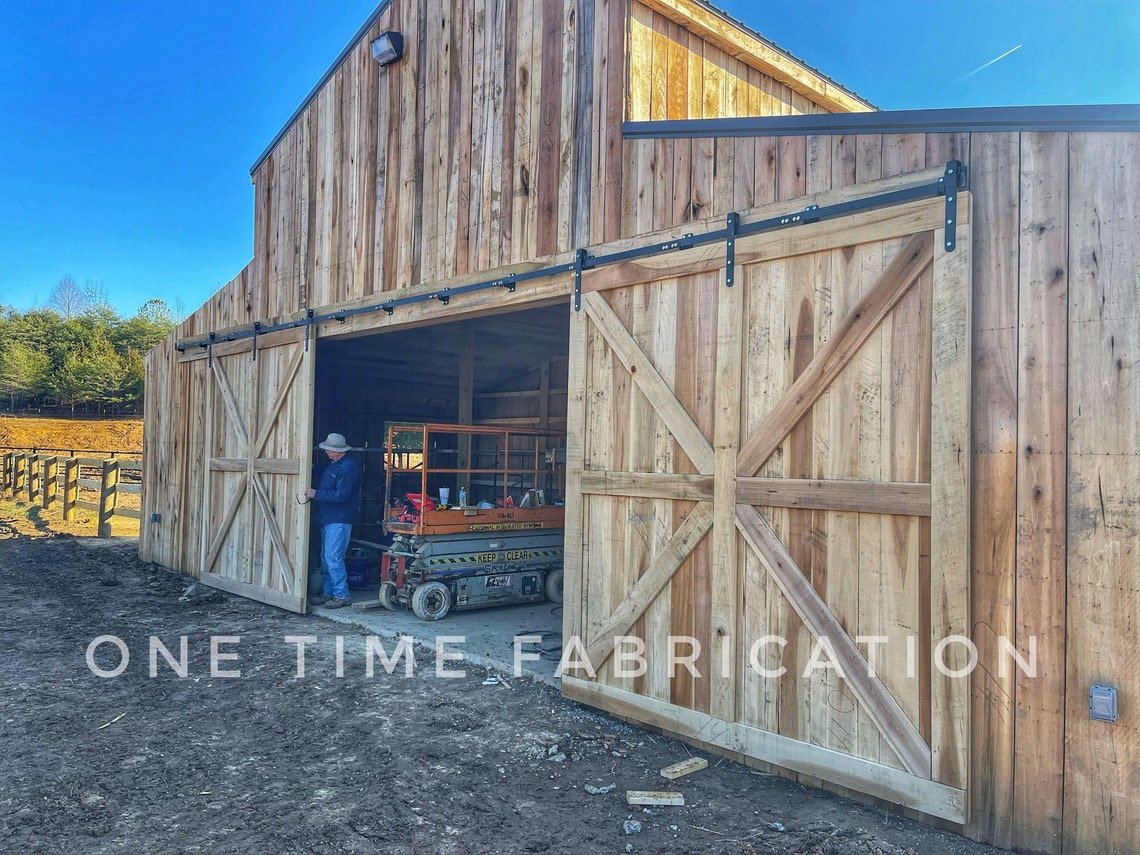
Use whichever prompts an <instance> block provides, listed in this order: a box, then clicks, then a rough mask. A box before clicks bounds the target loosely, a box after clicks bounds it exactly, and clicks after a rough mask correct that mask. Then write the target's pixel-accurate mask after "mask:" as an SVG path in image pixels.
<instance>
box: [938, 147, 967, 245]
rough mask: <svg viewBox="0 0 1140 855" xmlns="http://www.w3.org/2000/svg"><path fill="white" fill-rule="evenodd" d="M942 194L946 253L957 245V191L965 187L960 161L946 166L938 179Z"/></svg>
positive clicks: (964, 171) (954, 161)
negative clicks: (943, 197)
mask: <svg viewBox="0 0 1140 855" xmlns="http://www.w3.org/2000/svg"><path fill="white" fill-rule="evenodd" d="M938 182H939V184H941V185H942V188H943V190H942V192H943V193H945V195H946V222H945V226H946V243H945V249H946V251H947V252H953V251H954V248H955V247H956V246H957V245H958V191H959V190H960V189H961V188H963V187H965V186H966V167H965V166H963V165H962V162H961V161H960V160H951V161H949V162H948V163H947V164H946V172H945V173H944V174H943V176H942V177H941V178H939V179H938Z"/></svg>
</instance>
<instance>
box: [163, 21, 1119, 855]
mask: <svg viewBox="0 0 1140 855" xmlns="http://www.w3.org/2000/svg"><path fill="white" fill-rule="evenodd" d="M385 33H398V34H399V35H400V36H401V37H402V55H400V56H398V58H396V59H395V60H394V61H391V62H388V63H387V64H384V65H381V64H380V62H378V61H376V59H374V57H373V49H372V43H373V42H374V41H376V40H378V39H379V38H380V37H381V35H382V34H385ZM396 41H397V42H398V41H399V40H396ZM397 53H399V52H398V51H397ZM252 178H253V184H254V187H255V211H254V222H255V227H254V234H255V246H254V255H253V260H252V261H250V263H249V264H248V265H247V266H246V267H245V269H243V270H242V271H241V272H240V273H239V274H238V275H237V276H236V277H235V278H234V279H233V280H232V281H231V282H229V283H227V284H226V285H224V286H223V287H222V288H221V289H220V290H219V291H218V292H217V294H216V295H215V296H214V297H212V298H211V299H210V300H209V301H208V302H207V303H206V304H205V305H204V306H202V307H201V308H200V309H199V310H198V311H196V312H195V313H194V314H193V315H191V316H190V317H189V318H187V319H186V320H185V321H184V322H183V323H182V324H181V325H180V327H179V328H178V330H177V331H176V333H175V334H174V335H172V336H171V337H170V338H169V339H168V340H167V341H166V342H165V343H163V344H162V345H160V346H159V347H158V348H156V349H155V350H154V351H152V352H151V353H150V354H149V356H148V357H147V360H146V381H147V385H146V390H147V395H146V426H145V442H144V455H145V484H144V497H143V509H144V511H143V519H144V522H143V528H142V537H141V541H140V554H141V556H142V558H143V559H145V560H149V561H155V562H158V563H161V564H163V565H166V566H169V567H172V568H175V569H177V570H180V571H183V572H185V573H189V574H191V575H194V576H197V577H199V578H200V579H202V580H203V581H204V582H206V583H207V584H210V585H214V586H216V587H219V588H222V589H224V590H227V591H231V592H236V593H238V594H243V595H246V596H249V597H253V598H256V599H259V600H263V601H265V602H268V603H272V604H274V605H277V606H281V607H283V608H288V609H293V610H297V611H303V610H304V608H305V591H306V576H307V572H308V564H309V540H310V534H309V518H308V513H309V510H308V506H307V505H303V504H299V503H298V502H297V501H296V499H295V497H296V494H297V492H298V490H300V489H301V488H303V487H305V486H307V484H308V479H309V473H310V469H311V464H312V456H313V447H314V442H315V439H314V437H317V436H319V435H323V434H324V433H326V432H328V431H330V430H343V432H344V433H346V434H347V435H349V438H350V440H352V441H354V443H357V444H365V442H370V443H371V444H373V445H379V444H381V443H382V442H383V435H382V428H383V425H384V424H385V423H387V422H389V421H392V420H397V419H420V420H425V419H426V420H434V421H451V422H462V423H472V424H490V425H493V424H508V423H509V424H526V425H530V426H536V427H539V426H541V427H558V428H563V429H565V431H566V433H567V444H566V461H567V484H566V496H565V499H566V541H565V559H566V561H565V572H566V577H565V578H566V603H565V609H564V629H565V635H566V637H567V638H570V637H571V636H576V637H578V638H580V639H582V642H583V646H584V647H585V649H586V650H587V651H588V653H589V657H590V660H591V662H592V663H593V664H594V665H595V666H597V667H596V674H593V675H591V674H590V673H589V672H588V671H586V670H584V669H579V670H577V671H575V672H573V676H572V675H570V674H567V675H566V676H565V677H564V679H563V689H564V692H565V694H566V695H567V696H569V697H571V698H574V699H577V700H579V701H582V702H583V703H587V704H590V705H592V706H595V707H599V708H601V709H604V710H607V711H610V712H612V713H614V714H616V715H619V716H622V717H625V718H627V719H630V720H633V721H637V722H641V723H644V724H647V725H649V726H652V727H654V728H658V729H660V730H662V731H665V732H667V733H670V734H673V735H676V736H679V737H681V738H683V739H686V740H689V741H691V742H693V743H694V744H699V745H701V746H704V747H706V748H709V749H711V750H714V751H718V752H721V753H724V754H727V755H728V756H731V757H734V758H737V759H741V760H743V761H744V762H748V763H752V764H755V765H760V766H763V767H765V768H772V769H775V770H777V771H779V772H780V773H781V774H784V775H787V776H791V777H794V778H797V779H798V780H800V781H802V782H803V783H805V784H809V785H812V786H818V787H825V788H827V789H831V790H835V791H837V792H841V793H843V794H846V795H849V796H851V797H853V798H859V799H864V800H866V799H872V800H876V801H877V802H878V803H881V804H890V805H895V806H898V809H899V810H903V811H906V812H909V813H911V814H912V815H915V816H919V817H921V818H923V819H925V820H926V821H929V822H933V823H936V824H940V825H942V826H944V827H947V828H950V829H952V830H955V831H957V832H959V833H962V834H965V835H967V836H969V837H972V838H974V839H977V840H981V841H985V842H989V843H994V844H997V845H1001V846H1006V847H1012V848H1014V849H1016V850H1018V851H1022V852H1033V853H1061V852H1064V853H1086V852H1119V853H1126V852H1137V851H1140V800H1138V799H1137V798H1136V797H1135V788H1136V785H1137V780H1138V777H1137V776H1138V771H1137V770H1140V670H1138V669H1137V666H1136V653H1137V642H1136V634H1137V630H1138V626H1137V622H1138V616H1140V380H1138V379H1137V376H1136V372H1137V361H1138V359H1140V202H1138V201H1137V200H1138V199H1140V111H1138V110H1137V109H1135V108H1131V107H1119V108H1091V107H1089V108H1082V107H1072V108H1034V109H1028V108H1019V109H1008V110H996V109H978V110H940V111H918V112H907V113H883V112H874V111H873V107H872V106H871V105H870V104H868V103H867V102H866V101H864V100H863V99H861V98H860V97H858V96H857V95H855V94H853V93H851V92H849V91H848V90H846V89H844V88H843V87H842V86H841V85H839V84H837V83H836V82H834V81H832V80H830V79H828V78H827V77H825V76H823V75H822V74H821V73H820V72H818V71H815V70H813V69H811V68H809V67H808V66H806V65H805V64H803V63H802V62H800V61H798V60H797V59H795V58H794V57H792V56H790V55H788V54H787V53H786V52H784V51H781V50H780V49H779V48H778V47H776V46H775V45H773V44H771V43H770V42H767V41H765V40H764V39H763V38H761V37H760V36H759V35H757V34H756V33H754V32H752V31H750V30H749V29H747V28H746V27H744V26H743V25H741V24H739V23H738V22H735V21H732V20H731V19H729V18H727V17H725V16H724V15H722V14H720V13H719V12H717V11H716V10H715V9H713V8H712V7H710V6H708V5H706V4H705V3H703V2H701V0H535V2H533V3H530V2H528V3H509V2H506V0H466V2H465V0H390V2H384V3H381V5H380V8H378V9H377V10H376V12H375V14H374V15H373V16H372V17H371V18H370V20H369V21H368V22H367V23H366V24H365V26H364V27H363V28H362V29H361V30H360V32H359V33H358V34H357V36H356V37H355V38H354V39H353V40H352V42H351V43H350V44H349V46H348V48H346V50H345V51H344V52H343V54H342V55H341V56H340V57H339V58H338V59H337V60H336V62H335V63H334V64H333V66H332V68H330V70H329V72H328V73H327V74H326V75H325V77H324V78H323V79H322V80H321V81H320V83H319V84H318V86H317V87H316V88H315V89H314V90H313V92H312V93H311V94H310V95H309V96H308V97H307V98H306V99H305V101H304V103H303V104H302V106H301V107H300V108H299V109H298V111H297V112H296V113H295V115H294V116H293V117H292V118H291V119H290V120H289V122H288V123H287V125H286V126H285V128H284V129H283V130H282V131H281V133H280V134H279V135H278V136H277V138H276V139H274V140H273V142H272V144H271V145H270V146H269V148H268V149H267V150H266V151H265V153H264V154H263V155H262V156H261V157H260V158H259V159H258V161H257V163H256V164H255V165H254V167H253V170H252ZM365 512H366V515H367V514H368V509H367V508H365ZM624 635H630V636H636V637H639V638H642V639H644V640H645V643H646V648H647V649H646V654H645V659H646V665H647V667H646V670H645V671H644V673H642V674H640V675H638V676H632V677H631V676H624V675H623V674H622V673H619V672H618V670H617V669H616V667H615V659H616V657H615V656H614V655H612V654H613V650H614V637H615V636H624ZM670 637H674V639H676V638H678V637H679V638H681V639H682V644H681V647H682V648H683V650H682V652H685V651H687V652H690V653H694V654H695V655H694V656H693V657H692V658H691V662H692V664H693V665H694V666H695V667H694V668H693V669H691V670H690V669H689V668H687V667H677V668H671V667H670V666H671V665H673V664H675V663H673V662H671V661H670V657H669V652H670V651H673V652H676V651H677V650H678V648H677V645H676V643H673V644H671V643H670V640H669V639H670ZM819 639H826V640H827V641H826V644H825V645H822V646H821V644H820V642H819ZM698 648H699V653H697V652H696V651H697V650H698ZM821 651H822V653H821ZM975 651H976V662H975ZM1018 657H1020V658H1021V660H1022V661H1021V662H1019V661H1018ZM820 662H824V663H832V664H834V663H838V664H839V665H840V666H841V668H842V673H839V672H837V670H836V669H835V668H827V667H815V668H809V667H808V666H809V665H812V664H816V665H819V664H820ZM1030 665H1032V666H1035V669H1031V668H1030V667H1029V666H1030ZM871 666H873V667H871ZM1031 670H1035V676H1031V675H1030V673H1028V672H1029V671H1031ZM1094 687H1096V688H1097V695H1096V698H1095V699H1096V703H1095V704H1093V705H1091V706H1090V697H1091V696H1090V692H1092V690H1093V689H1094Z"/></svg>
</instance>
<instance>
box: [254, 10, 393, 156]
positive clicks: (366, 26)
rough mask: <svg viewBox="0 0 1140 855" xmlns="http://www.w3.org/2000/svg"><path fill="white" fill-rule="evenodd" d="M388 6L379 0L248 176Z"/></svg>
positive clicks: (270, 152) (275, 145)
mask: <svg viewBox="0 0 1140 855" xmlns="http://www.w3.org/2000/svg"><path fill="white" fill-rule="evenodd" d="M390 5H392V0H380V3H379V4H378V5H377V6H376V9H375V10H374V11H373V12H372V14H371V15H369V16H368V20H367V21H365V22H364V23H363V24H362V25H361V27H360V29H359V30H357V31H356V35H354V36H353V37H352V39H351V40H350V41H349V43H348V44H347V45H345V46H344V50H342V51H341V52H340V53H339V54H338V55H337V58H336V59H335V60H333V63H332V65H330V66H329V67H328V70H327V71H325V73H324V74H322V75H321V79H320V80H319V81H317V85H316V86H314V87H313V88H312V90H311V91H310V92H309V94H308V95H306V96H305V99H304V100H303V101H302V102H301V106H299V107H298V108H297V109H296V110H294V111H293V115H291V116H290V117H289V119H288V121H286V122H285V125H284V126H283V127H282V128H281V130H279V131H278V132H277V134H276V136H274V137H273V141H272V142H270V143H269V145H267V146H266V147H265V150H264V151H262V152H261V154H260V155H259V156H258V158H257V160H255V161H254V163H253V166H251V167H250V168H249V174H250V175H253V174H254V173H256V172H257V170H258V169H259V168H260V167H261V164H263V163H265V161H266V160H267V159H268V158H269V155H271V154H272V153H273V149H275V148H276V147H277V143H279V142H281V139H282V138H283V137H284V136H285V134H287V133H289V129H290V128H292V127H293V123H294V122H296V121H297V119H299V118H300V117H301V114H302V113H303V112H305V108H307V107H308V106H309V104H311V103H312V102H313V99H314V98H316V97H317V95H318V93H320V91H321V89H322V88H323V87H324V85H325V84H326V83H328V82H329V78H330V77H332V76H333V75H334V74H336V70H337V69H338V68H340V65H341V63H342V62H344V61H345V59H347V58H348V55H349V54H350V53H352V49H353V48H355V47H356V46H357V44H359V43H360V40H361V39H362V38H364V34H365V33H367V32H368V30H369V29H371V27H372V25H373V24H375V23H376V21H377V20H378V19H379V18H380V16H381V15H383V14H384V10H385V9H387V8H388V7H389V6H390Z"/></svg>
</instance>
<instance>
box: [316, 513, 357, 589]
mask: <svg viewBox="0 0 1140 855" xmlns="http://www.w3.org/2000/svg"><path fill="white" fill-rule="evenodd" d="M351 537H352V524H351V523H329V524H328V525H323V526H321V566H322V568H323V572H322V573H321V578H322V579H323V580H324V589H323V591H322V593H323V594H324V595H325V596H326V597H337V598H339V599H342V600H347V599H348V568H347V567H345V566H344V554H345V552H347V551H348V541H349V538H351Z"/></svg>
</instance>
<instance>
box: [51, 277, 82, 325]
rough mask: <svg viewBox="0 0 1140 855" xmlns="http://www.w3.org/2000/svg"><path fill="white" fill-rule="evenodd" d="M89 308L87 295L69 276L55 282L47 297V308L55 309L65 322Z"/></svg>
mask: <svg viewBox="0 0 1140 855" xmlns="http://www.w3.org/2000/svg"><path fill="white" fill-rule="evenodd" d="M90 306H91V301H90V300H89V299H88V296H87V293H86V292H85V291H84V290H83V289H82V288H80V287H79V286H78V285H77V284H75V280H74V279H72V278H71V277H70V276H64V277H63V278H62V279H60V280H59V281H58V282H56V283H55V287H54V288H52V289H51V294H50V295H49V296H48V307H49V308H51V309H55V311H56V312H58V313H59V314H60V315H62V316H63V319H64V320H65V321H70V320H71V319H72V318H74V317H77V316H78V315H82V314H83V313H84V312H86V311H87V309H88V308H89V307H90Z"/></svg>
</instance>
